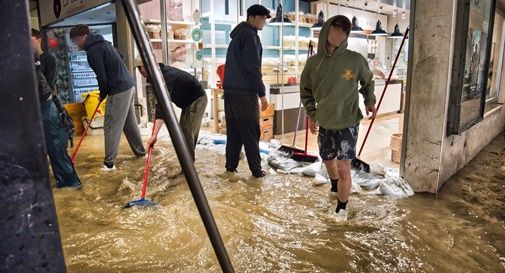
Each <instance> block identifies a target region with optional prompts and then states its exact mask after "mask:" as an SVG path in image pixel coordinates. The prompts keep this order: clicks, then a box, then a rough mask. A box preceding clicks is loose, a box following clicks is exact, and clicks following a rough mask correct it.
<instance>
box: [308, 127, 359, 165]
mask: <svg viewBox="0 0 505 273" xmlns="http://www.w3.org/2000/svg"><path fill="white" fill-rule="evenodd" d="M358 130H359V124H356V125H353V126H351V127H349V128H345V129H341V130H328V129H324V128H323V127H319V135H318V137H317V142H318V144H319V155H320V156H321V158H322V159H323V160H333V159H335V158H336V159H337V160H352V159H355V158H356V142H357V141H358Z"/></svg>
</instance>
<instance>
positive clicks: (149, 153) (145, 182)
mask: <svg viewBox="0 0 505 273" xmlns="http://www.w3.org/2000/svg"><path fill="white" fill-rule="evenodd" d="M154 126H156V120H154V122H153V131H152V132H151V137H152V135H153V134H154ZM152 150H153V145H149V147H148V148H147V160H146V166H145V168H144V182H143V184H142V192H141V193H140V198H141V199H144V198H145V197H146V190H147V178H148V177H149V163H150V162H151V152H152Z"/></svg>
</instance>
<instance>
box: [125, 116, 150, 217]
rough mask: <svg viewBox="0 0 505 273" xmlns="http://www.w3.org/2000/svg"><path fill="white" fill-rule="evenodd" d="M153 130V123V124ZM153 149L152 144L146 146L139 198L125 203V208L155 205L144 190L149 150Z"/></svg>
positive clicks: (145, 187)
mask: <svg viewBox="0 0 505 273" xmlns="http://www.w3.org/2000/svg"><path fill="white" fill-rule="evenodd" d="M153 132H154V125H153ZM152 151H153V145H149V147H148V148H147V160H146V165H145V168H144V182H143V183H142V191H141V192H140V198H139V199H137V200H133V201H130V202H128V203H126V205H125V208H131V207H144V208H149V207H151V208H153V207H156V203H154V202H153V201H149V200H147V199H146V191H147V178H148V177H149V162H151V152H152Z"/></svg>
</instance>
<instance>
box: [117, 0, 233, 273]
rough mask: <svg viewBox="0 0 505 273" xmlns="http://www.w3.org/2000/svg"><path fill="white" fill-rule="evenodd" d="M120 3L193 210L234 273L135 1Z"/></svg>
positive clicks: (224, 263)
mask: <svg viewBox="0 0 505 273" xmlns="http://www.w3.org/2000/svg"><path fill="white" fill-rule="evenodd" d="M122 2H123V7H124V8H125V13H126V16H127V18H128V22H129V23H130V27H131V30H132V33H133V36H134V37H135V41H136V42H137V46H138V47H139V49H140V50H139V51H140V56H141V57H142V61H143V62H144V63H145V64H146V68H147V72H148V75H149V81H150V82H151V84H152V86H153V88H154V91H155V95H156V99H157V100H158V103H159V104H160V106H161V112H162V113H163V120H164V121H165V124H166V125H167V128H168V132H169V133H170V138H171V139H172V142H173V143H174V148H175V152H176V153H177V158H178V159H179V162H180V164H181V167H182V170H183V172H184V176H185V177H186V180H187V181H188V185H189V189H190V190H191V194H192V195H193V199H194V200H195V203H196V207H197V208H198V211H199V213H200V216H201V217H202V221H203V224H204V226H205V229H206V230H207V234H208V236H209V239H210V241H211V243H212V246H213V247H214V251H215V253H216V256H217V259H218V261H219V264H220V265H221V269H222V270H223V272H226V273H228V272H230V273H231V272H234V270H233V266H232V265H231V261H230V259H229V257H228V253H227V252H226V248H225V246H224V243H223V240H222V239H221V235H220V234H219V230H218V228H217V225H216V222H215V221H214V217H213V216H212V212H211V210H210V207H209V204H208V202H207V198H206V197H205V193H204V192H203V188H202V185H201V183H200V180H199V178H198V175H197V173H196V170H195V166H194V165H193V158H192V157H191V153H190V151H189V147H188V145H187V143H186V140H185V138H184V135H183V134H182V129H181V127H180V125H179V123H178V122H177V117H176V115H175V112H174V108H173V107H172V103H171V101H170V98H169V97H168V90H167V88H166V85H165V81H164V79H163V77H162V75H161V71H160V69H159V66H158V64H157V63H156V60H155V58H154V54H153V50H152V48H151V44H150V43H149V40H148V38H147V35H146V33H145V31H144V28H143V26H142V22H141V21H140V16H139V13H138V9H137V6H136V5H137V4H136V2H135V0H122Z"/></svg>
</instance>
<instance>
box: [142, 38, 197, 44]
mask: <svg viewBox="0 0 505 273" xmlns="http://www.w3.org/2000/svg"><path fill="white" fill-rule="evenodd" d="M151 42H153V43H161V39H151ZM167 42H168V43H169V44H194V43H196V42H195V41H193V40H172V39H170V40H167Z"/></svg>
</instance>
